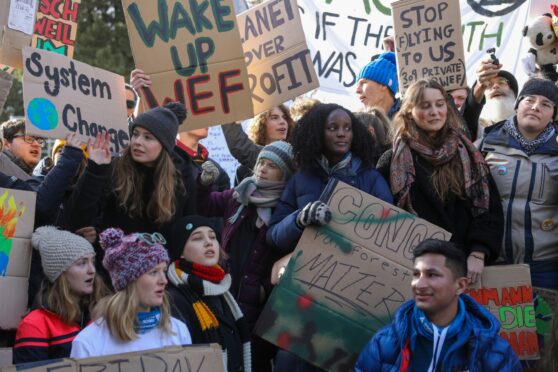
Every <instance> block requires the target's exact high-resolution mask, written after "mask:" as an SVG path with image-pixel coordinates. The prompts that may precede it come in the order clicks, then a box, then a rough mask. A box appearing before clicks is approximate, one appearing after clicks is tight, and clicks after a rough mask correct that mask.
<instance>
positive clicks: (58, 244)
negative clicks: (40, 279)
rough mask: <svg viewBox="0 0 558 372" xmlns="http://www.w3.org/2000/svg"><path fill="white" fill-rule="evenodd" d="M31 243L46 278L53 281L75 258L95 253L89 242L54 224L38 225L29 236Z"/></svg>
mask: <svg viewBox="0 0 558 372" xmlns="http://www.w3.org/2000/svg"><path fill="white" fill-rule="evenodd" d="M31 244H32V245H33V248H35V249H37V250H38V251H39V253H40V254H41V264H42V265H43V271H44V273H45V275H46V277H47V279H48V280H49V281H50V282H51V283H54V281H55V280H56V279H57V278H58V277H59V276H60V274H62V273H63V272H64V271H66V270H67V269H68V268H69V267H70V266H72V264H73V263H74V262H76V260H78V259H80V258H81V257H83V256H87V255H90V254H95V250H94V249H93V246H92V245H91V243H89V242H88V241H87V240H85V238H83V237H81V236H79V235H76V234H72V233H71V232H69V231H64V230H58V229H57V228H56V227H54V226H43V227H39V228H38V229H37V230H35V232H34V233H33V235H32V236H31Z"/></svg>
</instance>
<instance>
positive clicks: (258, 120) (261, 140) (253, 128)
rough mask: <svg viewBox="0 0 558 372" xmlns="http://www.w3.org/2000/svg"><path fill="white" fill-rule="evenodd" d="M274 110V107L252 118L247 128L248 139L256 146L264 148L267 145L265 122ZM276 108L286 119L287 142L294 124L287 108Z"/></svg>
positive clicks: (283, 106) (281, 106)
mask: <svg viewBox="0 0 558 372" xmlns="http://www.w3.org/2000/svg"><path fill="white" fill-rule="evenodd" d="M274 108H275V107H273V108H271V109H269V110H267V111H264V112H262V113H260V114H258V115H257V116H256V117H255V118H254V120H252V123H251V124H250V127H249V128H248V137H250V139H251V140H252V142H254V143H255V144H256V145H260V146H265V145H267V144H268V143H267V141H266V138H265V128H266V125H267V120H268V119H269V118H270V116H271V113H272V112H273V109H274ZM277 108H279V110H281V112H282V113H283V114H284V115H285V117H286V118H287V142H288V140H289V138H290V136H291V134H292V132H293V129H294V125H295V124H294V121H293V118H292V117H291V113H290V111H289V109H288V108H287V106H285V105H282V104H281V105H279V106H277Z"/></svg>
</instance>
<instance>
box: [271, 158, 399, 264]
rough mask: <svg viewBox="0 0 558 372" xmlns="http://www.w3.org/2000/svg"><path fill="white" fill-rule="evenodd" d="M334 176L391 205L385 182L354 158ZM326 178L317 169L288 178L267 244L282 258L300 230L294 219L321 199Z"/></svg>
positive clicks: (322, 171) (291, 248) (296, 238)
mask: <svg viewBox="0 0 558 372" xmlns="http://www.w3.org/2000/svg"><path fill="white" fill-rule="evenodd" d="M333 177H335V178H336V179H338V180H340V181H342V182H345V183H347V184H349V185H351V186H353V187H356V188H357V189H359V190H361V191H364V192H366V193H368V194H370V195H373V196H375V197H377V198H380V199H382V200H384V201H385V202H388V203H392V204H393V196H392V194H391V191H390V189H389V186H388V184H387V182H386V180H385V179H384V178H383V177H382V175H381V174H380V173H379V172H378V171H377V170H376V169H374V168H373V167H369V166H366V165H364V164H363V163H362V160H360V159H359V158H358V157H357V156H354V155H353V158H352V160H351V167H350V169H345V170H343V171H339V172H337V173H336V174H335V175H334V176H333ZM328 181H329V176H328V175H327V174H326V172H325V171H324V170H323V169H321V168H318V167H316V168H315V169H312V170H309V171H301V172H296V173H295V174H294V175H293V176H292V177H291V179H290V181H289V183H288V184H287V187H286V188H285V190H284V191H283V195H281V200H280V201H279V203H278V204H277V207H275V211H274V212H273V216H272V217H271V222H270V223H269V229H268V231H267V243H268V244H269V245H270V246H271V247H273V248H275V249H277V251H278V253H281V254H283V255H285V254H287V253H290V252H292V251H293V250H294V248H295V246H296V244H297V242H298V240H299V239H300V236H301V235H302V231H303V229H301V228H300V227H298V225H297V224H296V216H297V215H298V213H299V212H300V211H301V210H302V208H304V206H305V205H306V204H308V203H310V202H314V201H316V200H319V199H320V195H321V194H322V191H323V189H324V188H325V186H326V184H327V182H328Z"/></svg>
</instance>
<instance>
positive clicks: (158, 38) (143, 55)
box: [122, 0, 254, 131]
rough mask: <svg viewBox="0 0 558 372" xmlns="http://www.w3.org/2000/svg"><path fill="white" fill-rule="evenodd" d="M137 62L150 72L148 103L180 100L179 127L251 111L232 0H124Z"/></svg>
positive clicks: (247, 114)
mask: <svg viewBox="0 0 558 372" xmlns="http://www.w3.org/2000/svg"><path fill="white" fill-rule="evenodd" d="M122 4H123V8H124V14H125V17H126V24H127V26H128V34H129V36H130V44H131V47H132V53H133V55H134V61H135V63H136V67H137V68H140V69H142V70H144V71H145V72H146V73H147V74H148V75H150V76H151V80H152V85H151V87H143V88H142V89H140V93H141V95H142V96H143V100H142V102H143V104H144V106H147V107H146V108H153V107H156V106H160V105H163V104H165V103H166V102H168V101H179V102H182V103H184V105H185V106H186V107H187V108H188V117H187V119H186V120H185V121H184V123H183V124H182V127H181V130H182V131H184V130H192V129H197V128H203V127H208V126H211V125H216V124H222V123H225V122H231V121H235V120H242V119H247V118H250V117H252V116H253V114H254V111H253V107H252V97H251V94H250V89H249V85H248V74H247V70H246V64H245V63H244V55H243V51H242V44H241V42H240V34H239V32H238V28H237V25H236V17H235V15H234V8H233V4H232V1H231V0H219V1H204V2H198V1H186V0H123V1H122Z"/></svg>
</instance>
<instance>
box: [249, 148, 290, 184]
mask: <svg viewBox="0 0 558 372" xmlns="http://www.w3.org/2000/svg"><path fill="white" fill-rule="evenodd" d="M262 158H263V159H268V160H271V161H272V162H273V163H275V165H277V166H278V167H279V169H281V172H283V180H285V181H287V180H288V179H289V178H291V176H292V175H293V173H294V171H295V166H294V162H293V148H292V146H291V145H290V144H289V143H287V142H285V141H275V142H272V143H270V144H269V145H267V146H265V147H264V148H263V149H262V150H261V151H260V154H259V155H258V160H257V161H256V164H257V163H258V161H259V160H260V159H262Z"/></svg>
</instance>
